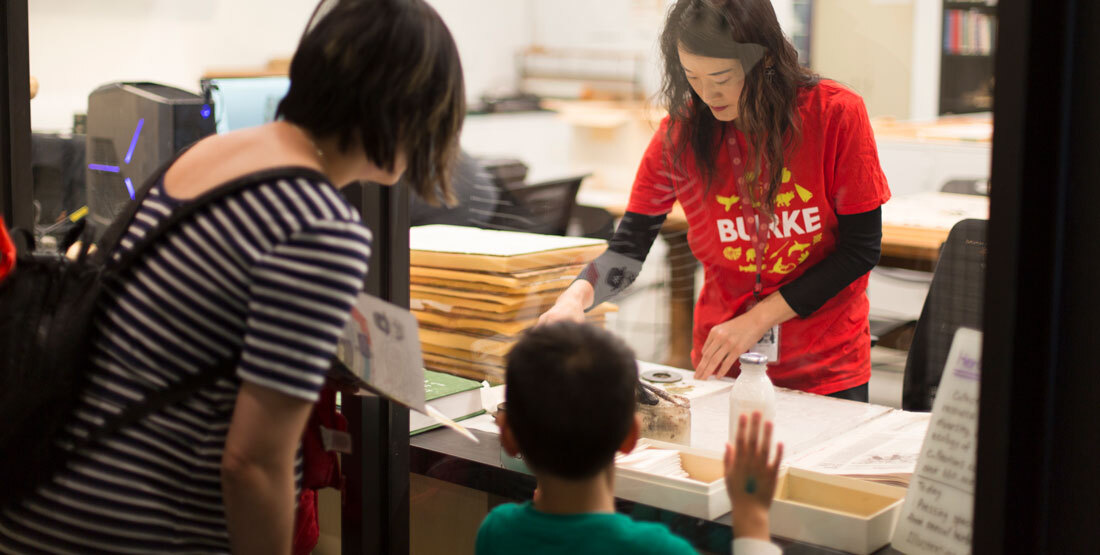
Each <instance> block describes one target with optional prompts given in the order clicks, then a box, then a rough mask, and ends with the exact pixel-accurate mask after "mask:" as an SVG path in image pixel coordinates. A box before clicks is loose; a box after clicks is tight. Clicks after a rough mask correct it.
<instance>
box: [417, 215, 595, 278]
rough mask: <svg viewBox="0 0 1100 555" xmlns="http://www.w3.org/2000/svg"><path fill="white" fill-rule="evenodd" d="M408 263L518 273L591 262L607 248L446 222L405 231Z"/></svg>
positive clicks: (569, 239)
mask: <svg viewBox="0 0 1100 555" xmlns="http://www.w3.org/2000/svg"><path fill="white" fill-rule="evenodd" d="M409 248H410V252H409V260H410V263H411V264H412V265H413V266H428V267H432V268H448V269H452V270H476V271H480V272H497V273H517V272H523V271H528V270H535V269H540V268H551V267H556V266H574V265H577V264H585V263H587V262H590V261H592V260H593V259H595V258H596V257H597V256H599V255H600V254H601V253H603V251H604V250H606V249H607V242H606V241H603V240H602V239H588V238H584V237H560V236H557V235H539V234H537V233H521V232H516V231H497V230H491V229H477V228H473V227H462V226H450V225H426V226H417V227H413V228H411V229H410V230H409Z"/></svg>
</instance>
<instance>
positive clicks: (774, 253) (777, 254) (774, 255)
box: [768, 241, 798, 260]
mask: <svg viewBox="0 0 1100 555" xmlns="http://www.w3.org/2000/svg"><path fill="white" fill-rule="evenodd" d="M795 242H796V243H797V242H798V241H795ZM789 244H791V242H790V241H787V242H786V243H783V246H782V247H779V248H778V249H775V252H773V253H772V254H771V256H769V257H768V260H775V257H777V256H779V255H781V254H783V249H785V248H787V245H789Z"/></svg>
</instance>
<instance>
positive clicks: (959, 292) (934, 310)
mask: <svg viewBox="0 0 1100 555" xmlns="http://www.w3.org/2000/svg"><path fill="white" fill-rule="evenodd" d="M987 224H988V222H987V221H986V220H963V221H961V222H959V223H957V224H955V227H953V228H951V233H950V234H949V235H948V236H947V242H945V243H944V246H943V251H942V252H941V254H940V260H939V263H938V264H937V265H936V271H935V273H934V275H933V277H932V285H931V287H930V288H929V290H928V298H927V299H925V301H924V309H923V310H922V311H921V315H920V319H919V320H918V321H917V329H916V332H915V333H914V335H913V343H912V346H910V348H909V356H908V358H907V359H906V362H905V377H904V383H903V385H902V400H901V407H902V408H903V409H905V410H915V411H930V410H932V401H933V400H934V399H935V397H936V390H937V389H938V388H939V384H940V376H941V375H942V374H943V368H944V365H945V364H946V363H947V355H948V351H950V349H951V341H952V339H953V338H954V337H955V331H956V330H958V329H959V328H960V327H968V328H974V329H978V330H980V329H982V299H983V296H982V294H983V290H984V280H985V258H986V242H985V237H986V226H987Z"/></svg>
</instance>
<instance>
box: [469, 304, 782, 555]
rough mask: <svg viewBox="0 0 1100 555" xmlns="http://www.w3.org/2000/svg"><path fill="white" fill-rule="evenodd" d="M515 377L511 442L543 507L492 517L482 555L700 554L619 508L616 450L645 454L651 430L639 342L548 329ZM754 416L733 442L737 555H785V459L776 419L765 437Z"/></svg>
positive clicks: (506, 422) (573, 328)
mask: <svg viewBox="0 0 1100 555" xmlns="http://www.w3.org/2000/svg"><path fill="white" fill-rule="evenodd" d="M506 380H507V383H508V387H507V389H506V390H505V396H506V398H505V406H506V407H507V410H506V412H503V413H501V414H500V415H498V421H497V423H498V424H499V425H500V428H501V436H500V441H501V445H502V446H503V447H504V449H505V451H507V452H508V453H509V454H511V455H513V456H515V455H517V454H522V456H523V459H524V461H525V462H526V463H527V466H528V467H529V468H530V469H531V471H532V472H533V473H534V474H535V476H536V477H537V478H538V483H539V489H538V495H537V496H536V499H535V501H534V502H530V501H529V502H526V503H523V504H505V505H501V506H499V507H497V508H495V509H493V511H492V512H490V513H489V515H488V516H487V517H486V518H485V521H484V522H482V524H481V529H480V530H479V531H478V535H477V553H478V555H497V554H506V553H507V554H512V553H523V554H524V555H540V554H551V553H560V554H568V555H585V554H588V553H593V554H595V553H599V554H605V553H640V554H646V553H653V554H658V553H661V554H671V555H676V554H693V553H695V550H694V549H693V548H692V547H691V545H690V544H689V543H688V542H687V541H685V540H684V539H683V538H680V537H678V536H676V535H674V534H672V532H670V531H669V530H668V528H666V527H664V526H663V525H661V524H655V523H647V522H635V521H633V520H631V519H630V518H629V517H627V516H625V515H620V514H616V513H615V495H614V469H615V464H614V459H615V453H616V452H623V453H629V452H630V451H631V450H632V449H634V445H635V443H637V441H638V432H639V428H640V421H639V419H638V417H637V415H636V414H635V404H636V397H635V395H636V391H637V387H638V368H637V363H636V361H635V358H634V353H633V352H632V351H631V350H630V348H629V347H627V346H626V345H625V344H624V343H623V342H622V341H621V340H619V339H618V338H616V337H614V336H613V335H611V334H610V333H608V332H606V331H604V330H601V329H599V328H596V327H594V326H591V325H587V324H575V323H570V322H559V323H554V324H548V325H543V326H539V327H537V328H534V329H532V330H530V331H529V332H527V333H526V334H525V335H524V336H523V338H522V339H520V341H519V342H518V343H517V344H516V346H515V347H514V348H513V349H512V351H511V352H510V353H509V354H508V361H507V376H506ZM743 420H744V419H742V423H741V426H740V427H739V432H740V433H739V435H738V442H737V443H738V445H737V448H736V449H731V447H730V446H727V450H726V457H725V463H726V470H727V471H726V480H727V489H729V490H730V491H731V492H734V495H731V499H734V500H735V511H734V515H733V520H734V523H736V524H737V526H735V528H734V532H735V534H736V535H737V536H738V537H737V538H736V539H735V540H734V549H735V550H736V553H738V554H739V555H752V554H771V553H779V548H778V547H776V546H775V545H773V544H771V543H770V542H768V521H767V515H768V506H769V505H770V503H771V498H772V495H773V494H774V492H775V482H776V475H777V473H778V468H779V457H780V456H781V452H777V454H776V455H777V456H776V458H775V460H774V461H769V453H768V451H769V449H768V446H769V445H770V436H771V424H770V423H767V424H765V425H764V433H763V438H761V439H760V441H759V442H758V441H756V439H757V438H758V437H760V435H761V434H760V427H761V426H760V425H761V422H760V416H759V414H755V415H754V418H753V420H752V425H751V426H746V423H745V422H744V421H743ZM746 428H747V431H746Z"/></svg>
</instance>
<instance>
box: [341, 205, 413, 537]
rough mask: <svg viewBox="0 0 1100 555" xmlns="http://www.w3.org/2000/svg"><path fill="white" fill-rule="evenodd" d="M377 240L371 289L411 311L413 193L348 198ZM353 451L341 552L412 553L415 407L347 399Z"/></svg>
mask: <svg viewBox="0 0 1100 555" xmlns="http://www.w3.org/2000/svg"><path fill="white" fill-rule="evenodd" d="M345 195H346V196H347V197H348V198H349V199H350V200H351V201H352V204H353V205H355V206H356V208H358V209H359V213H360V214H361V215H362V217H363V221H364V223H366V224H367V226H368V227H369V228H370V230H371V232H372V233H373V234H374V240H373V241H372V243H371V251H372V253H371V261H370V266H371V268H370V271H369V273H368V274H367V284H366V291H367V293H370V294H372V295H375V296H377V297H379V298H382V299H386V300H388V301H389V302H391V303H394V304H396V305H398V306H402V307H405V308H408V307H409V189H408V188H407V187H405V186H395V187H384V186H379V185H373V184H366V185H362V186H357V185H356V186H352V187H351V188H349V190H347V191H346V192H345ZM342 411H343V413H344V416H346V417H347V419H348V425H349V431H350V432H351V434H352V438H353V452H352V454H351V455H347V456H344V457H343V460H342V466H343V471H344V475H345V477H346V479H347V482H346V485H345V488H344V504H343V507H342V510H341V514H342V517H341V528H340V530H341V542H342V543H341V550H342V552H343V553H344V554H345V555H354V554H359V553H408V552H409V409H407V408H405V407H403V406H401V405H399V404H397V403H392V402H390V401H387V400H386V399H383V398H381V397H375V396H366V397H350V398H348V397H345V398H344V401H343V406H342Z"/></svg>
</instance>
